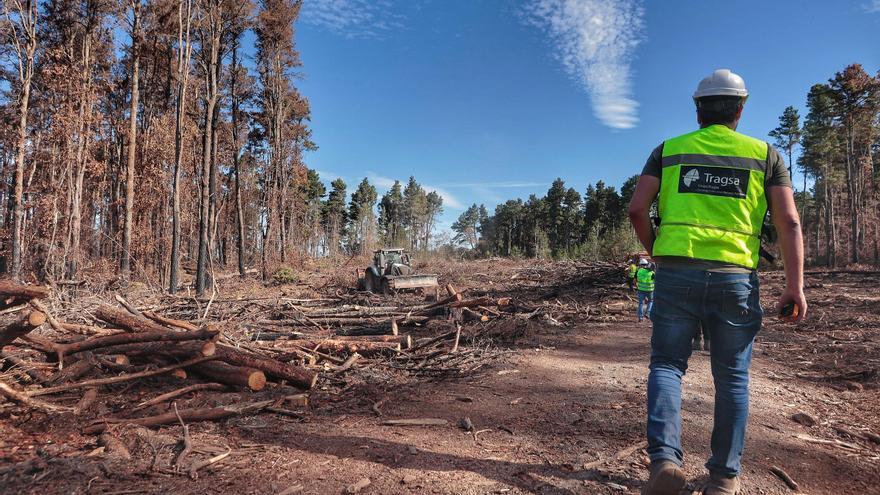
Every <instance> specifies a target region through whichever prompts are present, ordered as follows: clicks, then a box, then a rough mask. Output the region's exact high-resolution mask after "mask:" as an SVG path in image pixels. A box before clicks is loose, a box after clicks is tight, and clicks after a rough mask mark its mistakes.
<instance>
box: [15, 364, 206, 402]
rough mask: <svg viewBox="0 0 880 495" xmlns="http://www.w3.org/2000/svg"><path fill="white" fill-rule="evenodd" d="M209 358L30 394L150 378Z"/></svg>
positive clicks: (50, 392) (51, 392) (43, 393)
mask: <svg viewBox="0 0 880 495" xmlns="http://www.w3.org/2000/svg"><path fill="white" fill-rule="evenodd" d="M211 359H215V358H214V356H200V357H197V358H193V359H190V360H188V361H184V362H182V363H178V364H173V365H171V366H165V367H162V368H159V369H156V370H150V371H142V372H139V373H128V374H125V375H119V376H113V377H110V378H99V379H96V380H86V381H84V382H78V383H70V384H67V385H59V386H57V387H50V388H44V389H40V390H34V391H33V392H31V393H30V395H31V396H37V395H47V394H57V393H58V392H67V391H68V390H74V389H77V388H83V387H97V386H100V385H110V384H113V383H123V382H127V381H131V380H138V379H140V378H150V377H153V376H159V375H164V374H166V373H170V372H172V371H174V370H177V369H180V368H186V367H187V366H194V365H196V364H199V363H204V362H205V361H209V360H211Z"/></svg>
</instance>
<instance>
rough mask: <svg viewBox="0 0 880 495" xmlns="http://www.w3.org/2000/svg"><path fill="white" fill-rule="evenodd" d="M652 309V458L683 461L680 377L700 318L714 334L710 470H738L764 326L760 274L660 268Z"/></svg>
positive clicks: (649, 407)
mask: <svg viewBox="0 0 880 495" xmlns="http://www.w3.org/2000/svg"><path fill="white" fill-rule="evenodd" d="M654 295H655V296H656V304H654V310H653V311H652V312H651V320H652V321H653V332H652V335H651V365H650V370H651V371H650V374H649V375H648V454H649V455H650V456H651V460H652V461H656V460H661V459H668V460H671V461H673V462H675V463H676V464H678V465H682V463H683V462H684V453H683V452H682V450H681V378H682V377H683V376H684V374H685V371H686V370H687V364H688V358H689V357H690V355H691V341H692V340H693V338H694V337H695V336H696V334H697V332H699V331H700V325H701V324H702V327H703V329H705V331H706V332H707V335H708V336H709V338H710V339H711V340H712V350H711V360H712V377H713V378H714V381H715V425H714V428H713V430H712V444H711V445H712V457H711V458H709V462H707V463H706V468H707V469H709V471H711V472H715V473H719V474H723V475H728V476H734V475H739V472H740V469H741V460H742V452H743V443H744V441H745V434H746V423H747V421H748V416H749V365H750V364H751V360H752V342H754V339H755V335H757V333H758V330H760V328H761V318H762V317H763V315H764V311H763V310H762V309H761V305H760V302H759V294H758V277H757V274H755V273H751V274H738V273H719V272H709V271H705V270H687V269H680V268H662V267H661V268H660V269H659V270H658V271H657V279H656V285H655V289H654Z"/></svg>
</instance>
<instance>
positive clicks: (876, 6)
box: [865, 0, 880, 14]
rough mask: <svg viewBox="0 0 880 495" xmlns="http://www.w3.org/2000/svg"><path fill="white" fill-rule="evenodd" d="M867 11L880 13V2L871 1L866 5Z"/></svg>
mask: <svg viewBox="0 0 880 495" xmlns="http://www.w3.org/2000/svg"><path fill="white" fill-rule="evenodd" d="M865 10H867V11H868V12H870V13H872V14H876V13H878V12H880V0H871V1H870V2H868V3H866V4H865Z"/></svg>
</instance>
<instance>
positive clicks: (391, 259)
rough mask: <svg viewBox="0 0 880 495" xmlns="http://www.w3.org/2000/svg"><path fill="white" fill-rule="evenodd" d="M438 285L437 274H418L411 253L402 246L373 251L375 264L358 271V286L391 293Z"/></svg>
mask: <svg viewBox="0 0 880 495" xmlns="http://www.w3.org/2000/svg"><path fill="white" fill-rule="evenodd" d="M436 286H437V275H416V274H415V272H414V271H413V267H412V262H411V261H410V258H409V253H407V252H405V251H404V250H403V249H401V248H386V249H379V250H377V251H375V252H374V253H373V264H371V265H370V266H368V267H367V268H366V269H365V270H364V274H363V276H360V273H358V288H359V289H362V290H366V291H370V292H379V293H383V294H391V293H393V292H394V291H398V290H405V289H424V288H427V287H436Z"/></svg>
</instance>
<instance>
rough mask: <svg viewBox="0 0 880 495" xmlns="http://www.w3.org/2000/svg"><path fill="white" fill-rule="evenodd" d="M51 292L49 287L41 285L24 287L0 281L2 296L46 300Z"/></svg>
mask: <svg viewBox="0 0 880 495" xmlns="http://www.w3.org/2000/svg"><path fill="white" fill-rule="evenodd" d="M49 294H51V291H50V289H49V288H48V287H43V286H40V285H24V284H20V283H18V282H14V281H12V280H8V279H4V280H0V296H4V297H14V298H16V299H37V298H42V299H45V298H47V297H49Z"/></svg>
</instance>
